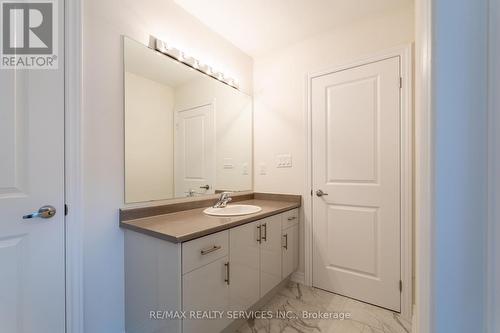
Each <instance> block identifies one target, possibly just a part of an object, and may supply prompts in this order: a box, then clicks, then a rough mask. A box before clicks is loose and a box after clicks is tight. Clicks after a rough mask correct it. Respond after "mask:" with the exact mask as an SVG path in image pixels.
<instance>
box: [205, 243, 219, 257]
mask: <svg viewBox="0 0 500 333" xmlns="http://www.w3.org/2000/svg"><path fill="white" fill-rule="evenodd" d="M221 248H222V246H220V245H214V246H212V247H211V248H209V249H206V250H201V251H200V252H201V255H202V256H204V255H205V254H209V253H212V252H214V251H217V250H220V249H221Z"/></svg>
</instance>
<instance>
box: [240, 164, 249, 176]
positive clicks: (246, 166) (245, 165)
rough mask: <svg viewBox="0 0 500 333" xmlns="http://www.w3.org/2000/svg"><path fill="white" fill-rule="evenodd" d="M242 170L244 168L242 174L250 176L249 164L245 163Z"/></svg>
mask: <svg viewBox="0 0 500 333" xmlns="http://www.w3.org/2000/svg"><path fill="white" fill-rule="evenodd" d="M241 168H242V172H241V174H242V175H244V176H246V175H248V163H243V165H242V166H241Z"/></svg>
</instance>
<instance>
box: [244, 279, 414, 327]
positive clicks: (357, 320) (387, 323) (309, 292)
mask: <svg viewBox="0 0 500 333" xmlns="http://www.w3.org/2000/svg"><path fill="white" fill-rule="evenodd" d="M261 310H263V311H273V313H275V311H291V312H289V313H297V314H300V313H301V312H302V311H310V312H315V313H318V312H323V313H337V314H340V313H344V314H346V315H347V314H348V313H349V314H350V318H349V319H343V320H340V319H311V318H302V317H301V316H300V315H299V316H298V318H294V316H289V319H254V320H249V321H247V322H246V323H245V324H244V325H242V326H241V327H240V328H239V329H238V330H236V332H238V333H289V332H290V333H291V332H300V333H316V332H321V333H372V332H373V333H409V332H411V328H410V323H409V322H407V321H406V320H404V319H403V318H401V317H400V316H399V314H397V313H394V312H392V311H389V310H385V309H382V308H379V307H376V306H373V305H369V304H365V303H362V302H359V301H355V300H353V299H350V298H347V297H344V296H340V295H337V294H333V293H329V292H326V291H323V290H320V289H316V288H310V287H306V286H304V285H301V284H298V283H295V282H290V283H289V284H288V285H287V286H286V287H285V288H284V289H282V290H281V291H280V292H279V293H278V294H277V295H275V296H274V297H273V298H272V299H271V300H270V301H269V302H268V303H267V304H266V305H265V306H264V307H263V308H262V309H261Z"/></svg>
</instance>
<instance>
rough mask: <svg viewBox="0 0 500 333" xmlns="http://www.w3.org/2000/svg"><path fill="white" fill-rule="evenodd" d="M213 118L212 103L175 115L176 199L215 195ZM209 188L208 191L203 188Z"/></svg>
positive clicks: (178, 112)
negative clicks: (190, 194) (188, 196)
mask: <svg viewBox="0 0 500 333" xmlns="http://www.w3.org/2000/svg"><path fill="white" fill-rule="evenodd" d="M214 119H215V117H214V110H213V104H207V105H202V106H197V107H193V108H190V109H187V110H182V111H176V112H175V137H174V145H175V148H174V187H175V196H176V197H182V196H187V195H188V193H189V192H190V191H194V192H192V193H193V194H194V195H196V194H198V193H201V194H209V193H214V187H215V149H216V147H215V120H214ZM206 185H208V186H209V189H205V188H203V187H204V186H206Z"/></svg>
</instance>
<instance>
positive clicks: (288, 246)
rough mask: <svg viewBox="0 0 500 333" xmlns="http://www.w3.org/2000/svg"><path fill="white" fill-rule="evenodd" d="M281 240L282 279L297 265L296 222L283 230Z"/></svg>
mask: <svg viewBox="0 0 500 333" xmlns="http://www.w3.org/2000/svg"><path fill="white" fill-rule="evenodd" d="M282 242H283V243H282V259H283V279H285V278H287V277H288V276H289V275H290V274H292V273H293V272H295V271H296V270H297V268H298V266H299V226H298V225H297V224H296V225H294V226H292V227H289V228H287V229H285V230H283V238H282Z"/></svg>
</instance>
